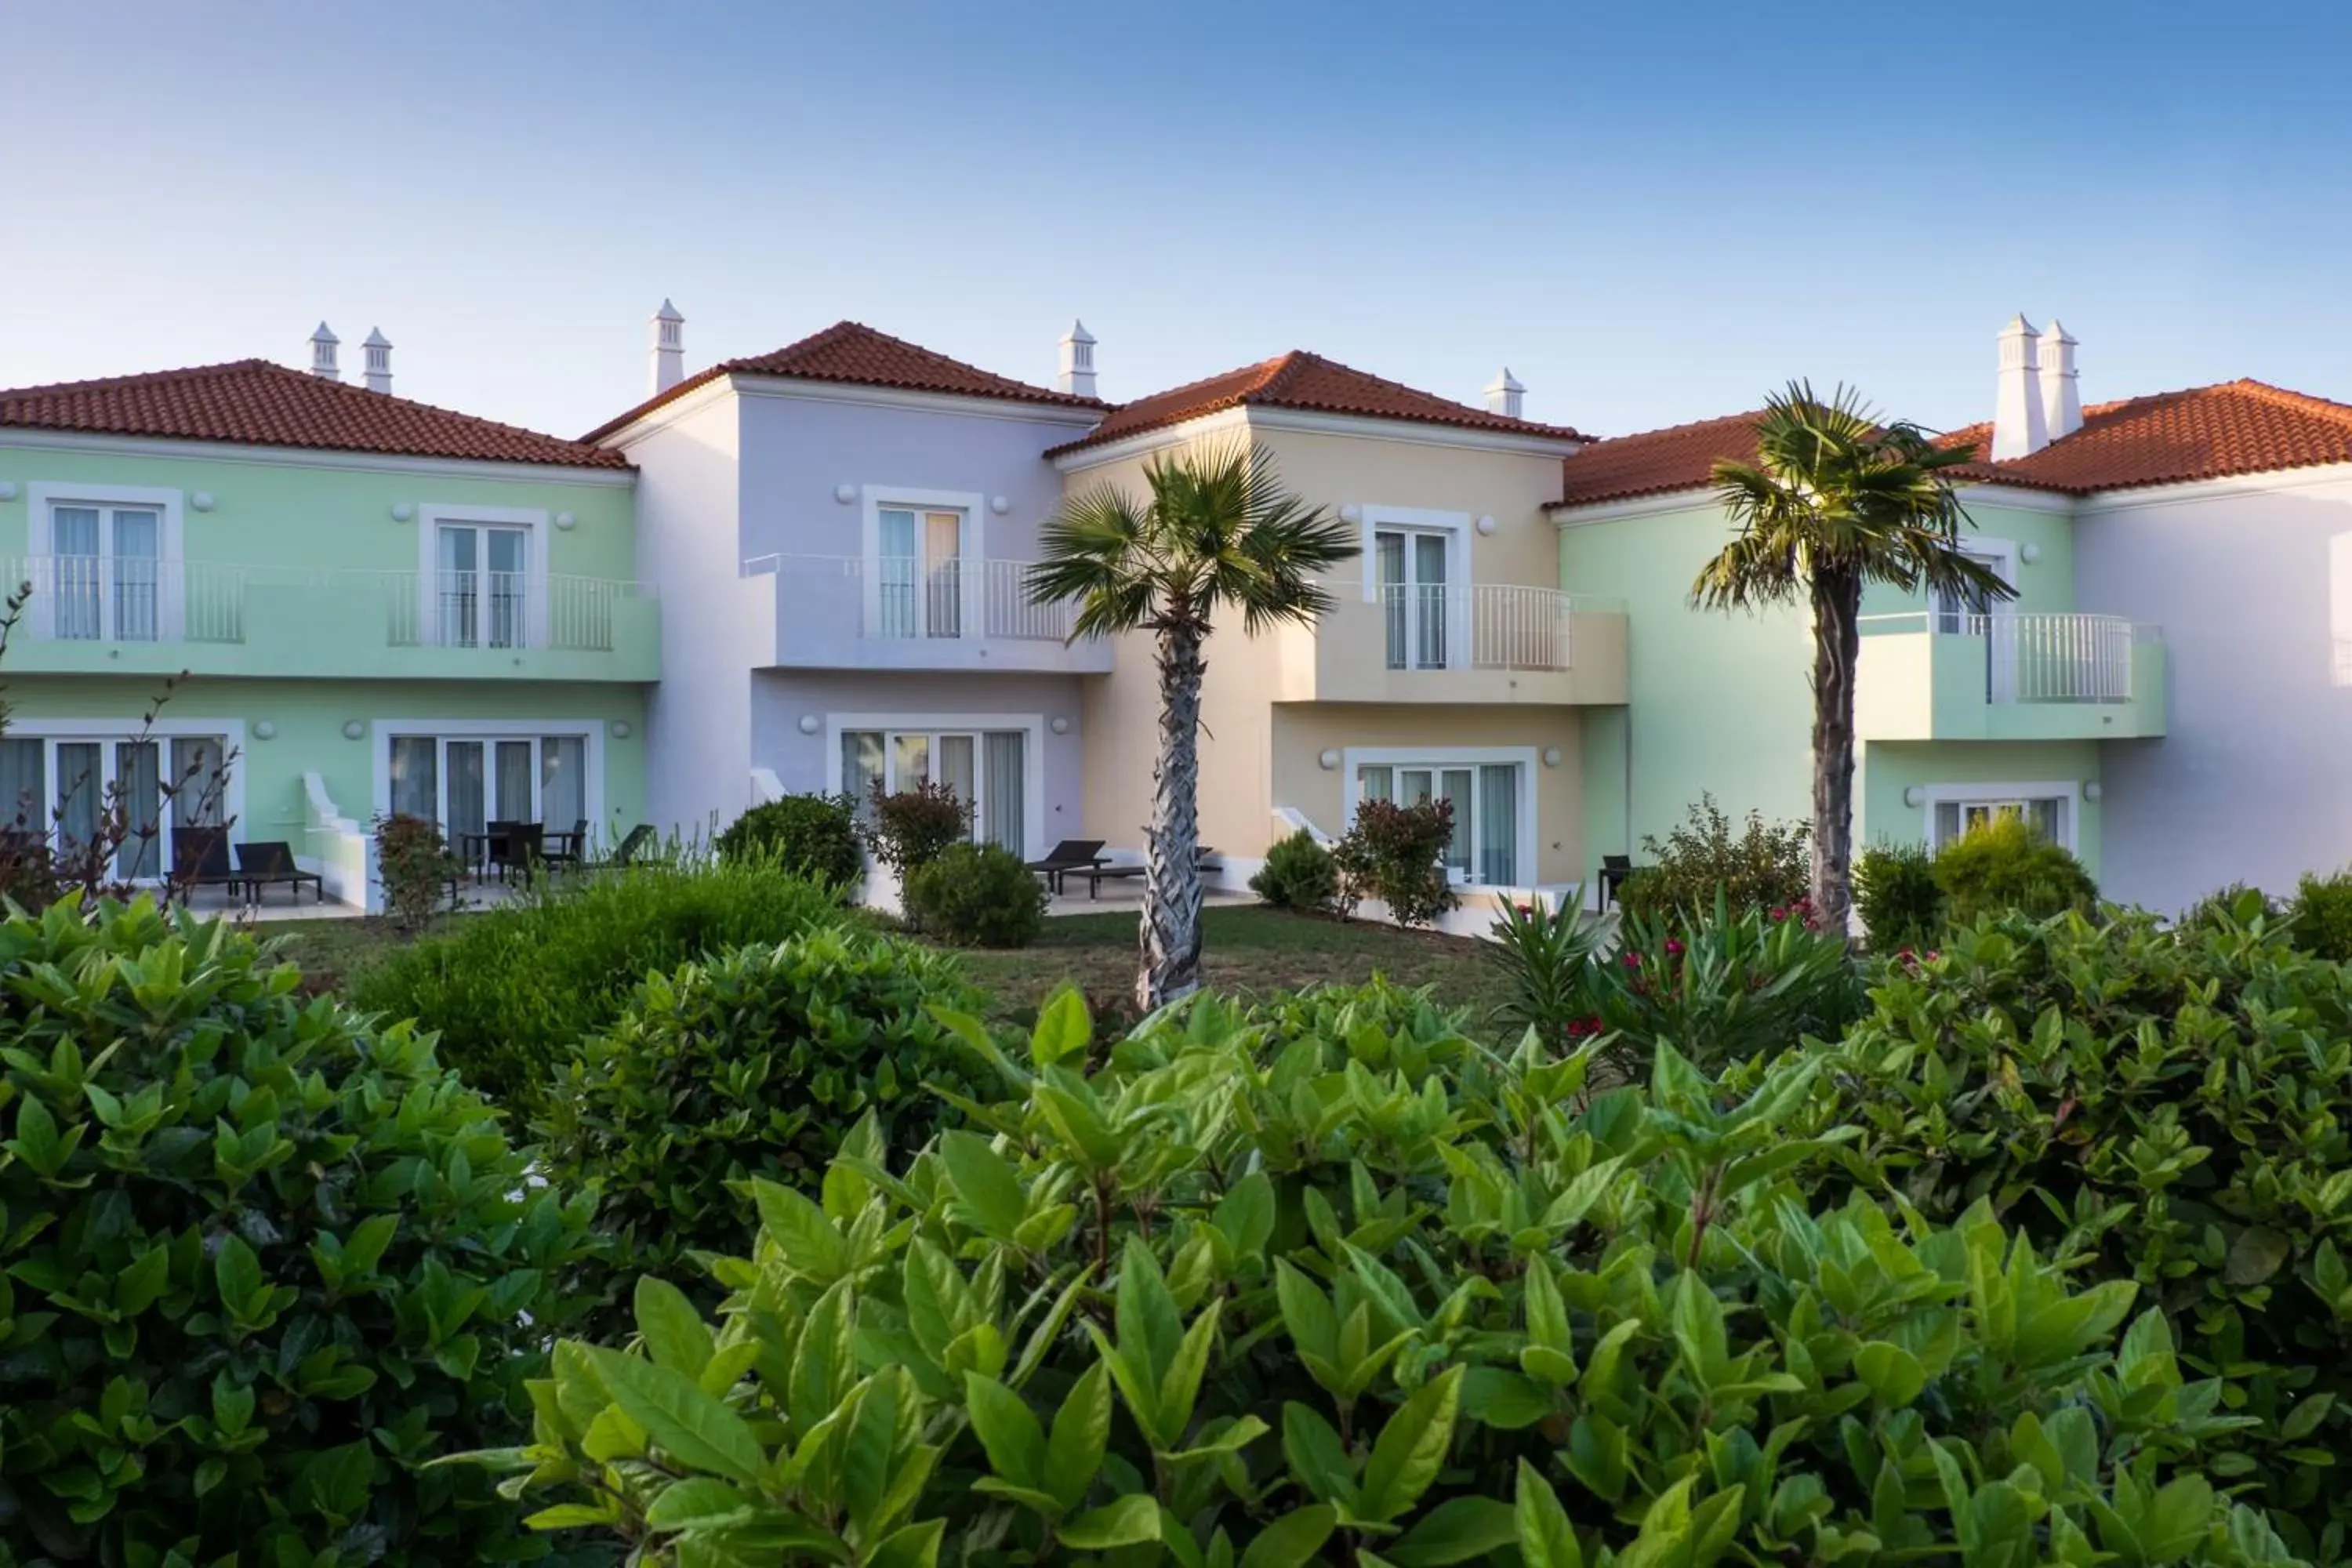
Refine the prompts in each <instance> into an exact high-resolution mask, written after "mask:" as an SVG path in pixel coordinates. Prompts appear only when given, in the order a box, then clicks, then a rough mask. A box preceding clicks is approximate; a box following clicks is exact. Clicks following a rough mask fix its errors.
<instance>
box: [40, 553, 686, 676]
mask: <svg viewBox="0 0 2352 1568" xmlns="http://www.w3.org/2000/svg"><path fill="white" fill-rule="evenodd" d="M0 581H5V582H6V583H7V584H27V585H29V586H30V587H31V589H32V598H31V599H30V601H29V602H28V604H27V605H26V624H27V628H28V630H29V632H30V635H32V636H33V637H38V638H43V639H50V640H57V641H68V642H192V643H242V642H244V641H245V640H246V639H247V634H248V631H249V630H250V628H251V626H252V617H253V612H252V607H251V605H250V603H249V596H250V595H251V593H252V591H253V590H254V589H257V588H262V589H269V590H292V591H294V592H295V593H297V594H299V593H303V592H316V593H320V594H329V593H332V594H338V595H341V594H351V593H353V592H354V591H355V592H356V596H357V597H358V598H359V599H360V600H361V601H362V603H367V604H374V605H381V606H382V614H383V621H382V626H383V641H384V644H385V646H388V647H481V648H556V649H568V650H579V651H587V652H598V653H602V652H609V651H611V649H612V647H613V618H614V608H613V607H614V605H616V604H618V603H619V602H620V601H622V600H624V599H649V598H651V597H653V596H654V593H653V589H652V587H651V586H650V585H649V584H643V583H632V582H627V581H624V580H619V579H614V578H606V577H580V576H572V575H568V574H566V575H550V576H547V577H543V578H533V577H531V576H530V575H528V574H523V573H509V572H437V573H417V572H379V571H373V570H370V569H367V568H362V567H341V566H255V565H238V564H233V563H225V562H217V561H155V560H131V559H118V558H111V557H100V556H79V555H33V556H16V557H14V558H0ZM352 631H353V633H354V635H357V634H359V633H360V631H361V628H360V627H358V626H354V627H352Z"/></svg>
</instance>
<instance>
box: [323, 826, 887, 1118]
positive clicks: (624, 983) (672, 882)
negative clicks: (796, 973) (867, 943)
mask: <svg viewBox="0 0 2352 1568" xmlns="http://www.w3.org/2000/svg"><path fill="white" fill-rule="evenodd" d="M843 918H844V915H843V911H842V910H841V907H840V901H839V900H838V899H837V898H836V897H835V894H834V892H833V890H832V889H829V888H823V887H819V886H818V885H817V884H815V883H814V882H808V881H803V880H802V879H799V878H796V877H787V876H784V875H782V873H780V872H778V871H776V870H774V869H773V868H771V867H769V866H767V865H766V864H764V863H762V862H757V861H733V862H729V861H719V862H716V863H713V862H709V861H688V862H683V863H677V864H663V865H646V866H639V867H634V868H628V869H625V870H612V871H600V872H591V873H588V874H586V875H584V876H581V877H576V878H563V879H556V880H553V881H551V882H550V883H549V884H548V885H546V886H544V887H536V886H535V887H534V888H533V889H531V890H530V892H528V893H527V894H525V895H524V896H523V897H521V898H520V899H517V900H514V901H513V902H511V903H508V904H503V905H501V906H499V908H497V909H495V910H485V911H484V912H482V913H480V914H478V915H469V916H467V918H466V919H465V920H463V921H458V922H457V923H456V924H455V925H454V926H453V927H452V929H451V930H450V931H447V932H446V933H445V934H440V935H436V936H431V937H427V938H426V939H425V940H424V941H422V942H415V943H413V944H411V945H410V946H407V947H404V948H401V949H399V950H397V951H395V952H392V953H390V954H388V955H387V956H386V957H385V958H384V959H383V961H382V962H381V963H375V964H373V965H371V966H370V967H368V968H367V969H364V970H362V972H361V973H359V975H358V976H357V977H356V978H355V979H354V980H353V981H352V984H351V986H350V993H351V998H352V1003H353V1004H354V1005H358V1006H361V1007H364V1008H367V1009H368V1010H370V1011H372V1012H376V1013H381V1014H383V1015H384V1016H387V1017H392V1018H414V1019H415V1020H416V1021H417V1023H418V1024H419V1025H420V1026H423V1027H425V1028H427V1029H431V1030H434V1031H435V1032H436V1033H437V1034H438V1035H439V1036H440V1047H439V1048H440V1053H441V1056H442V1058H444V1059H445V1060H446V1061H447V1062H449V1063H450V1065H452V1066H453V1067H455V1068H457V1070H458V1071H459V1072H461V1073H463V1074H464V1075H465V1078H466V1081H467V1082H468V1083H470V1084H472V1085H473V1086H474V1087H476V1088H477V1089H481V1090H483V1091H484V1092H486V1093H488V1094H489V1095H491V1096H492V1097H493V1098H495V1099H497V1100H499V1101H501V1102H502V1103H504V1104H505V1105H507V1106H508V1107H509V1109H511V1110H515V1111H516V1112H517V1113H518V1115H519V1116H520V1118H522V1119H525V1120H527V1119H528V1118H529V1117H530V1114H531V1113H532V1112H533V1111H535V1110H536V1109H537V1107H538V1103H539V1100H540V1097H541V1095H542V1094H543V1093H545V1091H546V1089H547V1086H548V1085H549V1084H551V1082H553V1081H554V1079H555V1078H556V1077H557V1075H558V1074H559V1073H561V1072H562V1069H563V1066H564V1063H565V1062H566V1061H567V1060H569V1058H570V1057H571V1053H572V1047H574V1046H576V1045H577V1044H579V1042H580V1041H581V1040H582V1039H583V1038H585V1037H588V1036H590V1035H593V1034H594V1033H596V1032H597V1031H598V1030H600V1029H602V1028H604V1026H606V1025H608V1024H610V1023H611V1022H612V1021H613V1019H614V1018H615V1017H616V1016H619V1014H620V1011H621V1008H622V1006H623V1005H624V1004H625V1003H626V1002H627V1000H628V998H629V994H630V992H631V991H632V990H633V989H634V988H635V985H636V984H637V982H638V981H640V980H642V979H644V978H645V977H646V975H647V974H648V973H654V972H656V971H667V970H671V969H675V968H677V966H678V965H679V964H681V963H685V962H686V961H687V960H688V959H691V958H698V957H700V956H701V955H702V954H704V953H706V952H717V951H719V950H723V949H726V948H730V947H739V946H741V945H742V944H744V943H746V942H782V941H783V940H784V939H786V938H787V937H793V936H797V935H799V934H801V933H802V932H803V931H808V930H810V929H811V928H813V927H816V926H823V925H829V924H834V923H837V922H838V921H841V920H842V919H843Z"/></svg>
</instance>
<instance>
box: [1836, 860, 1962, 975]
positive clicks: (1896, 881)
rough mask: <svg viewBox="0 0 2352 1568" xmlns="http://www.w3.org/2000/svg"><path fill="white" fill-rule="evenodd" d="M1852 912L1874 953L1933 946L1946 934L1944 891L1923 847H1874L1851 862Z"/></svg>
mask: <svg viewBox="0 0 2352 1568" xmlns="http://www.w3.org/2000/svg"><path fill="white" fill-rule="evenodd" d="M1853 908H1854V913H1856V914H1857V915H1859V916H1861V917H1862V929H1863V932H1864V936H1865V937H1866V939H1867V940H1868V941H1869V943H1870V948H1871V951H1872V952H1881V953H1886V952H1901V951H1902V950H1903V949H1905V948H1906V947H1911V948H1920V947H1933V946H1934V945H1935V944H1936V943H1937V941H1938V940H1940V939H1941V937H1942V935H1943V931H1944V890H1943V889H1941V888H1939V887H1937V885H1936V858H1935V857H1934V856H1933V855H1931V854H1930V853H1928V850H1927V846H1926V845H1925V844H1874V845H1872V846H1871V847H1869V848H1867V849H1865V850H1864V851H1863V852H1862V854H1861V855H1860V857H1858V858H1856V859H1855V861H1854V863H1853Z"/></svg>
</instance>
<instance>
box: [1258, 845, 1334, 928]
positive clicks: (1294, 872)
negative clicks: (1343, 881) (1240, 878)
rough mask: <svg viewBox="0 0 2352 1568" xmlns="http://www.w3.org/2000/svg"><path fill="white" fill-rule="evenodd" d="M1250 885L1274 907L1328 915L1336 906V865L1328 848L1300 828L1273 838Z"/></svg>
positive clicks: (1302, 912)
mask: <svg viewBox="0 0 2352 1568" xmlns="http://www.w3.org/2000/svg"><path fill="white" fill-rule="evenodd" d="M1249 885H1250V891H1252V892H1254V893H1255V894H1256V895H1257V896H1258V897H1259V898H1261V899H1264V900H1265V901H1266V902H1267V903H1269V904H1271V905H1273V906H1274V907H1275V908H1276V909H1277V910H1297V911H1299V912H1300V913H1301V914H1310V915H1319V914H1328V913H1330V912H1331V911H1332V910H1335V909H1337V908H1338V906H1339V863H1338V862H1337V861H1335V860H1334V859H1332V858H1331V851H1329V850H1328V849H1326V848H1325V847H1323V846H1322V845H1321V844H1320V843H1318V841H1317V840H1316V837H1315V835H1314V834H1312V833H1310V832H1308V831H1307V829H1306V828H1304V827H1302V828H1300V829H1299V830H1298V831H1297V832H1296V833H1294V834H1292V835H1291V836H1290V837H1287V838H1281V839H1276V841H1275V843H1274V846H1273V847H1271V848H1269V849H1268V850H1267V851H1266V852H1265V865H1263V866H1261V867H1259V868H1258V871H1257V875H1256V876H1255V877H1252V878H1251V879H1250V884H1249Z"/></svg>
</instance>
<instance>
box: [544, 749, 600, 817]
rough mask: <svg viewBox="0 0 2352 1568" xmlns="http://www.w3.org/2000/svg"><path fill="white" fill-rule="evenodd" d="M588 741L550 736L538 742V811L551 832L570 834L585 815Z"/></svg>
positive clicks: (586, 810) (586, 809) (586, 807)
mask: <svg viewBox="0 0 2352 1568" xmlns="http://www.w3.org/2000/svg"><path fill="white" fill-rule="evenodd" d="M587 752H588V742H586V741H584V740H583V739H582V738H581V737H579V736H577V735H550V736H548V737H547V738H546V739H545V740H543V741H541V742H540V743H539V810H540V816H541V818H542V819H543V820H544V821H545V822H546V824H547V826H548V829H549V831H550V832H553V833H569V832H571V831H572V827H573V826H574V825H575V824H577V823H580V822H582V821H584V820H585V819H586V818H587V816H588V759H587Z"/></svg>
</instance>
